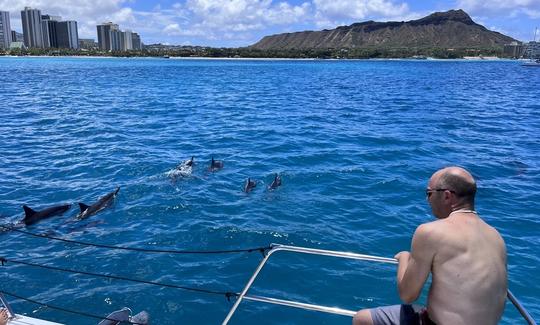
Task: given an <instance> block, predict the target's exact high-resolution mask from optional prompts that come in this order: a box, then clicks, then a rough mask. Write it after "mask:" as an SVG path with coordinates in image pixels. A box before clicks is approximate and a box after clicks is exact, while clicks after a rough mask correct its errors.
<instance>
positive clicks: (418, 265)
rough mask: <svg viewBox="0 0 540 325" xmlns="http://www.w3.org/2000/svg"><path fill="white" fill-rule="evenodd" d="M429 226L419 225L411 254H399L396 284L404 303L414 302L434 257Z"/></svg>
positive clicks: (397, 256)
mask: <svg viewBox="0 0 540 325" xmlns="http://www.w3.org/2000/svg"><path fill="white" fill-rule="evenodd" d="M430 228H431V225H428V224H423V225H420V226H419V227H418V228H417V229H416V231H415V233H414V236H413V239H412V245H411V246H412V247H411V252H410V253H409V252H400V253H398V254H397V255H396V256H395V258H396V259H397V260H398V262H399V265H398V272H397V282H398V290H399V297H400V298H401V300H403V302H405V303H412V302H413V301H415V300H416V299H417V298H418V296H419V295H420V292H421V291H422V287H423V286H424V283H425V282H426V280H427V278H428V276H429V272H430V271H431V264H432V261H433V257H434V256H435V247H434V246H435V245H433V240H432V231H431V229H430Z"/></svg>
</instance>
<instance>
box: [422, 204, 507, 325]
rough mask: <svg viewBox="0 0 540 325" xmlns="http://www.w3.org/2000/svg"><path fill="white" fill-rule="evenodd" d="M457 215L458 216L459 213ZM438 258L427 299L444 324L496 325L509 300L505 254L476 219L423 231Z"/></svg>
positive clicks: (462, 215)
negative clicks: (507, 295)
mask: <svg viewBox="0 0 540 325" xmlns="http://www.w3.org/2000/svg"><path fill="white" fill-rule="evenodd" d="M456 212H457V211H456ZM423 226H424V229H425V231H427V232H430V236H429V237H430V242H429V243H425V244H428V245H433V246H434V247H433V248H434V250H435V255H434V257H433V262H432V270H431V271H432V285H431V288H430V291H429V297H428V312H429V315H430V318H431V319H433V320H434V321H435V322H437V323H440V324H496V323H497V322H498V321H499V319H500V317H501V315H502V312H503V310H504V303H505V299H506V291H507V283H506V248H505V244H504V241H503V240H502V238H501V236H500V235H499V233H498V232H497V231H496V230H495V229H494V228H493V227H491V226H489V225H488V224H486V223H485V222H484V221H483V220H482V219H480V218H479V217H478V216H477V215H476V214H475V213H470V212H458V213H455V214H453V215H451V216H449V217H448V218H445V219H440V220H437V221H434V222H431V223H428V224H425V225H423Z"/></svg>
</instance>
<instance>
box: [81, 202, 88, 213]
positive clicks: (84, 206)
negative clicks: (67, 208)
mask: <svg viewBox="0 0 540 325" xmlns="http://www.w3.org/2000/svg"><path fill="white" fill-rule="evenodd" d="M89 207H90V206H89V205H86V204H84V203H81V202H79V208H81V212H84V211H86V210H87V209H88V208H89Z"/></svg>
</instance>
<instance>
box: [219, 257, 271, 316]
mask: <svg viewBox="0 0 540 325" xmlns="http://www.w3.org/2000/svg"><path fill="white" fill-rule="evenodd" d="M276 249H278V248H276V247H273V246H272V249H270V250H269V251H268V253H267V254H266V256H265V257H264V258H263V260H262V261H261V263H259V266H258V267H257V269H256V270H255V272H254V273H253V275H252V276H251V278H250V279H249V281H248V283H247V284H246V286H245V287H244V290H242V292H241V293H240V295H239V296H238V297H237V298H236V301H235V302H234V305H233V307H232V308H231V310H230V311H229V314H227V317H226V318H225V320H224V321H223V323H222V325H226V324H228V323H229V320H230V319H231V317H232V315H233V314H234V312H235V311H236V309H237V308H238V305H240V303H241V302H242V300H243V299H244V296H245V295H246V293H247V292H248V290H249V288H250V287H251V285H252V284H253V282H254V281H255V278H256V277H257V275H259V272H261V270H262V268H263V267H264V264H266V261H268V258H270V255H272V253H273V252H274V251H275V250H276Z"/></svg>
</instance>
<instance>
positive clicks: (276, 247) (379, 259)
mask: <svg viewBox="0 0 540 325" xmlns="http://www.w3.org/2000/svg"><path fill="white" fill-rule="evenodd" d="M279 251H289V252H296V253H304V254H314V255H324V256H333V257H341V258H348V259H354V260H363V261H373V262H381V263H391V264H397V260H396V259H394V258H386V257H378V256H372V255H364V254H356V253H348V252H338V251H330V250H324V249H315V248H306V247H297V246H287V245H279V244H272V249H271V250H269V251H268V253H267V254H266V256H265V257H264V258H263V260H262V261H261V263H259V266H258V267H257V269H256V270H255V272H254V273H253V275H252V276H251V278H250V279H249V281H248V283H247V284H246V286H245V287H244V290H242V292H241V293H240V295H239V296H238V298H237V299H236V301H235V303H234V305H233V307H232V308H231V310H230V311H229V314H228V315H227V317H226V318H225V320H224V321H223V323H222V324H223V325H226V324H228V323H229V321H230V319H231V317H232V315H233V314H234V313H235V311H236V309H237V308H238V306H239V305H240V303H241V302H242V300H244V299H246V300H255V301H263V302H267V303H272V304H278V305H285V306H289V307H296V308H302V309H309V310H316V311H321V312H326V313H332V314H339V315H344V316H354V314H355V313H356V312H354V311H351V310H345V309H340V308H335V307H326V306H318V305H310V304H304V303H299V302H294V301H288V300H281V299H274V298H268V297H259V296H247V295H246V294H247V292H248V290H249V288H250V287H251V285H252V284H253V282H254V281H255V279H256V278H257V276H258V275H259V273H260V272H261V270H262V268H263V267H264V265H265V264H266V262H267V261H268V259H269V258H270V256H272V254H273V253H275V252H279Z"/></svg>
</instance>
